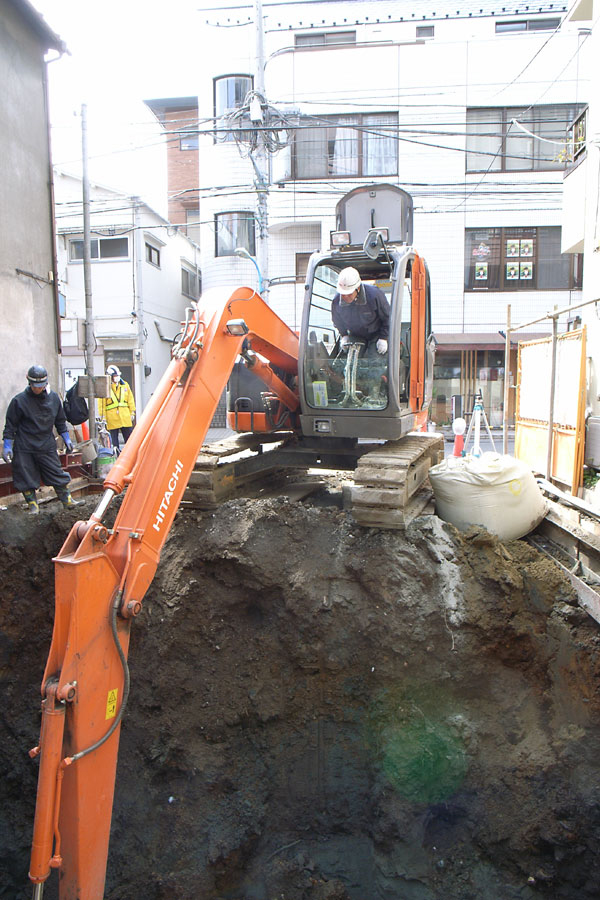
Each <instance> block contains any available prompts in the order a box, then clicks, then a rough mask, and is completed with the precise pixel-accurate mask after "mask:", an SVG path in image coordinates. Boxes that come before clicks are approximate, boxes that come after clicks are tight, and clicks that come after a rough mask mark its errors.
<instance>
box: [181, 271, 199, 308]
mask: <svg viewBox="0 0 600 900" xmlns="http://www.w3.org/2000/svg"><path fill="white" fill-rule="evenodd" d="M199 284H200V282H199V277H198V272H194V271H192V270H191V269H187V268H185V266H182V267H181V293H182V294H185V296H186V297H191V298H192V300H197V299H198V297H199V290H198V289H199Z"/></svg>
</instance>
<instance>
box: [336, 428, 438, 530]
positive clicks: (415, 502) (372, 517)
mask: <svg viewBox="0 0 600 900" xmlns="http://www.w3.org/2000/svg"><path fill="white" fill-rule="evenodd" d="M443 458H444V438H443V436H441V435H438V434H425V433H424V434H420V433H416V434H409V435H407V436H406V437H404V438H401V439H400V440H397V441H387V443H385V444H382V445H381V447H378V448H377V449H375V450H371V451H370V452H369V453H365V454H364V455H363V456H361V458H360V459H359V461H358V465H357V467H356V471H355V472H354V485H353V487H352V489H351V497H352V515H353V516H354V518H355V519H356V521H357V522H358V523H359V525H365V526H367V527H371V528H377V527H378V528H405V527H406V525H408V524H409V523H410V522H411V521H412V520H413V519H414V518H415V517H416V516H418V515H421V513H423V512H424V510H425V508H426V507H427V505H428V503H429V501H430V500H431V498H432V496H433V492H432V490H431V488H430V486H429V481H428V473H429V468H430V466H434V465H437V463H438V462H440V461H441V460H442V459H443Z"/></svg>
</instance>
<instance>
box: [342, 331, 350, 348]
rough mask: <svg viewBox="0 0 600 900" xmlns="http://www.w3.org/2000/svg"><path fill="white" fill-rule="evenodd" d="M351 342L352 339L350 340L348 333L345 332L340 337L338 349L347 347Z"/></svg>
mask: <svg viewBox="0 0 600 900" xmlns="http://www.w3.org/2000/svg"><path fill="white" fill-rule="evenodd" d="M351 343H352V341H351V340H350V335H349V334H345V335H344V336H343V338H342V339H341V341H340V349H341V350H346V349H347V347H348V345H349V344H351Z"/></svg>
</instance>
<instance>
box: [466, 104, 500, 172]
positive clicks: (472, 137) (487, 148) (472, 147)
mask: <svg viewBox="0 0 600 900" xmlns="http://www.w3.org/2000/svg"><path fill="white" fill-rule="evenodd" d="M501 146H502V110H501V109H468V110H467V172H485V171H486V170H487V169H488V168H489V170H490V172H495V171H498V170H499V169H501V168H502V156H501V153H500V148H501ZM494 154H497V155H496V156H495V157H494Z"/></svg>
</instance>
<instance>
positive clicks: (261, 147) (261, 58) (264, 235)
mask: <svg viewBox="0 0 600 900" xmlns="http://www.w3.org/2000/svg"><path fill="white" fill-rule="evenodd" d="M254 21H255V27H256V62H255V75H254V89H255V91H256V92H257V93H258V94H260V96H261V97H263V98H265V99H266V96H265V50H264V22H263V11H262V0H254ZM254 124H255V125H257V127H258V128H264V127H265V126H268V124H269V123H268V122H265V121H264V114H263V116H261V120H260V122H254ZM255 157H256V158H255V160H253V162H254V170H255V182H254V184H255V186H256V193H257V209H256V212H257V215H256V218H257V224H258V234H257V235H256V260H257V262H258V266H259V269H260V271H261V272H262V276H263V285H264V290H263V293H264V299H265V300H266V299H267V298H268V295H269V243H268V237H269V206H268V199H267V195H268V190H269V160H268V154H267V151H266V147H265V144H264V140H263V135H262V134H259V140H258V149H257V151H256V154H255Z"/></svg>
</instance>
